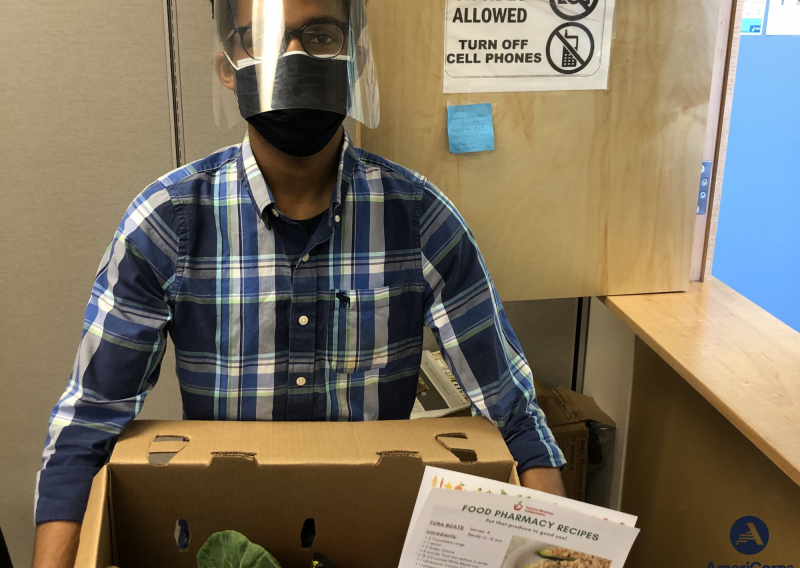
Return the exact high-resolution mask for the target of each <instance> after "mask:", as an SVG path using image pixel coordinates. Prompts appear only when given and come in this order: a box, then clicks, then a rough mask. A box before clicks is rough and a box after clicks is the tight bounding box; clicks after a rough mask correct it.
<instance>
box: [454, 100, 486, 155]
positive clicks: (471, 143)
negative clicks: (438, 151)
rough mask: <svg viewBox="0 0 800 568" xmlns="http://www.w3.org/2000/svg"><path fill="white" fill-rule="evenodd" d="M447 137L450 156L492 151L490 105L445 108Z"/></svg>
mask: <svg viewBox="0 0 800 568" xmlns="http://www.w3.org/2000/svg"><path fill="white" fill-rule="evenodd" d="M447 135H448V137H449V138H450V153H451V154H466V153H468V152H485V151H487V150H494V125H493V124H492V105H491V103H483V104H479V105H462V106H451V107H447Z"/></svg>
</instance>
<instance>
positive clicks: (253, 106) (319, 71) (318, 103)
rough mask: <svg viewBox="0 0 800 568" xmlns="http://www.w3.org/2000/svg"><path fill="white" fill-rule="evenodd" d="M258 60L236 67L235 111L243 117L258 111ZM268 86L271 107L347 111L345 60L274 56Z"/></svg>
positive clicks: (259, 104) (295, 54)
mask: <svg viewBox="0 0 800 568" xmlns="http://www.w3.org/2000/svg"><path fill="white" fill-rule="evenodd" d="M260 65H261V64H259V63H257V64H255V65H248V66H246V67H242V68H240V69H237V70H236V98H237V100H238V101H239V112H241V114H242V116H243V117H245V118H247V117H249V116H252V115H254V114H258V113H260V112H261V109H262V108H263V105H262V104H261V94H260V93H261V89H260V86H259V83H258V71H259V66H260ZM274 77H275V78H274V80H273V79H272V77H270V83H272V84H273V87H272V89H273V90H272V101H271V109H272V110H283V109H301V108H305V109H317V110H328V111H331V112H335V113H338V114H343V115H347V111H348V107H349V101H348V76H347V60H346V59H344V58H342V59H314V58H313V57H310V56H308V55H306V54H305V53H302V52H296V53H295V52H293V53H287V54H285V55H283V56H282V57H281V58H280V59H278V65H277V69H276V70H275V73H274Z"/></svg>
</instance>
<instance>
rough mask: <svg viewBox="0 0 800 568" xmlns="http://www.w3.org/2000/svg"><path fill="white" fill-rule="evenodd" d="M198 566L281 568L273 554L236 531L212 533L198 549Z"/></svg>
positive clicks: (213, 567) (212, 567) (201, 567)
mask: <svg viewBox="0 0 800 568" xmlns="http://www.w3.org/2000/svg"><path fill="white" fill-rule="evenodd" d="M197 567H198V568H281V565H280V564H278V561H277V560H275V558H273V556H272V555H271V554H270V553H269V552H267V551H266V550H264V549H263V548H261V547H260V546H258V545H257V544H253V543H252V542H250V541H249V540H248V539H247V537H246V536H244V535H243V534H240V533H238V532H236V531H222V532H218V533H214V534H212V535H211V536H210V537H209V539H208V540H207V541H206V543H205V544H204V545H203V546H202V547H201V548H200V550H198V551H197Z"/></svg>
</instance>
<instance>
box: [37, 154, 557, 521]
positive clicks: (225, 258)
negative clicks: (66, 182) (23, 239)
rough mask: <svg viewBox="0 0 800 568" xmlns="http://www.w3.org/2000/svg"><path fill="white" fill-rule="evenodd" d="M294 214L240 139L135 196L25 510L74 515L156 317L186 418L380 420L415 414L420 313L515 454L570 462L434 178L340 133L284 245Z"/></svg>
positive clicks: (140, 382)
mask: <svg viewBox="0 0 800 568" xmlns="http://www.w3.org/2000/svg"><path fill="white" fill-rule="evenodd" d="M277 221H280V222H277ZM291 230H297V231H302V230H303V229H302V228H301V227H300V226H299V225H296V224H294V223H293V222H292V221H290V220H288V219H286V218H285V217H284V216H283V214H281V213H280V212H279V211H278V210H277V209H276V208H275V204H274V201H273V198H272V194H271V193H270V190H269V189H268V188H267V185H266V182H265V181H264V178H263V177H262V175H261V172H260V171H259V168H258V166H257V164H256V161H255V158H254V157H253V154H252V151H251V149H250V143H249V139H248V138H245V140H244V143H243V144H242V145H240V146H233V147H230V148H225V149H223V150H220V151H219V152H217V153H215V154H213V155H211V156H209V157H208V158H205V159H203V160H200V161H198V162H195V163H193V164H190V165H188V166H185V167H183V168H180V169H178V170H176V171H174V172H172V173H170V174H167V175H166V176H164V177H162V178H161V179H159V180H158V181H157V182H156V183H154V184H153V185H151V186H150V187H148V188H147V189H146V190H145V191H144V192H143V193H142V194H141V195H139V196H138V197H137V198H136V199H135V200H134V202H133V204H132V205H131V206H130V208H129V209H128V211H127V213H126V214H125V217H124V218H123V220H122V223H121V224H120V226H119V229H118V230H117V232H116V234H115V236H114V239H113V240H112V242H111V244H110V245H109V247H108V250H107V251H106V253H105V255H104V257H103V260H102V262H101V264H100V268H99V270H98V273H97V277H96V280H95V283H94V287H93V289H92V295H91V298H90V300H89V305H88V307H87V310H86V317H85V320H84V327H83V336H82V339H81V343H80V347H79V350H78V354H77V357H76V359H75V364H74V367H73V369H72V375H71V377H70V381H69V385H68V387H67V390H66V392H65V393H64V395H63V396H62V397H61V400H59V402H58V404H57V405H56V406H55V408H54V409H53V412H52V415H51V419H50V427H49V430H48V435H47V440H46V446H45V450H44V455H43V460H42V461H43V464H42V470H41V472H40V473H39V479H38V487H37V506H36V520H37V522H46V521H52V520H80V519H81V518H82V517H83V513H84V510H85V506H86V500H87V497H88V492H89V489H90V486H91V480H92V477H93V475H94V474H95V473H96V472H97V471H98V469H99V468H100V467H101V466H102V465H103V463H105V461H106V460H107V457H108V455H109V453H110V452H111V450H112V448H113V444H114V442H115V440H116V438H117V436H118V435H119V434H120V432H122V430H123V428H125V425H126V424H128V422H129V421H130V420H132V419H133V418H134V417H135V416H136V414H137V413H138V412H139V410H140V409H141V407H142V404H143V403H144V400H145V397H146V396H147V394H148V393H149V392H150V390H151V389H152V388H153V387H154V386H155V384H156V381H157V378H158V374H159V369H160V365H161V361H162V357H163V355H164V351H165V347H166V342H167V334H169V335H170V336H171V337H172V340H173V343H174V345H175V352H176V357H177V374H178V378H179V381H180V387H181V395H182V397H183V407H184V415H185V417H186V418H187V419H191V420H320V421H321V420H329V421H332V420H353V421H355V420H378V419H381V420H386V419H406V418H408V417H409V414H410V413H411V409H412V407H413V405H414V400H415V394H416V388H417V376H418V369H419V364H420V357H421V349H422V328H423V325H427V326H428V327H430V328H431V329H432V330H433V331H434V333H435V335H436V337H437V339H438V341H439V345H440V347H441V350H442V353H443V354H444V355H445V359H446V361H447V362H448V364H449V365H450V367H451V369H452V370H453V372H454V374H455V376H456V377H457V379H458V381H459V383H460V384H461V386H462V388H463V390H464V392H465V393H467V394H468V396H469V397H470V399H471V400H472V404H473V412H474V413H475V414H477V415H484V416H487V417H489V418H490V419H491V420H492V421H493V422H495V423H496V424H497V425H498V427H500V428H501V431H502V433H503V435H504V438H505V439H506V441H507V443H508V445H509V448H510V450H511V452H512V454H513V455H514V457H515V458H516V459H517V461H518V462H519V464H520V471H523V470H525V469H528V468H530V467H533V466H545V467H559V466H561V465H563V464H564V458H563V455H562V454H561V451H560V450H559V448H558V446H557V445H556V443H555V441H554V439H553V436H552V434H551V432H550V430H549V429H548V427H547V424H546V422H545V419H544V415H543V414H542V413H541V411H540V410H539V408H538V406H537V404H536V398H535V395H534V389H533V379H532V376H531V371H530V369H529V367H528V364H527V362H526V361H525V358H524V356H523V354H522V350H521V349H520V346H519V342H518V341H517V338H516V336H515V335H514V332H513V331H512V330H511V327H510V325H509V323H508V320H507V319H506V316H505V312H504V311H503V307H502V305H501V304H500V300H499V299H498V297H497V293H496V291H495V289H494V285H493V284H492V280H491V278H490V276H489V272H488V271H487V269H486V265H485V263H484V261H483V258H482V257H481V255H480V253H479V251H478V247H477V246H476V244H475V241H474V239H473V237H472V235H471V234H470V232H469V230H468V229H467V226H466V224H465V223H464V220H463V219H462V218H461V216H460V215H459V213H458V211H456V209H455V207H454V206H453V204H452V203H450V201H448V199H447V198H446V197H445V196H444V195H443V194H442V193H441V192H440V191H439V190H438V189H437V188H435V187H434V186H433V185H432V184H431V183H429V182H428V181H427V180H426V179H425V178H424V177H422V176H420V175H418V174H416V173H413V172H410V171H408V170H406V169H404V168H402V167H399V166H397V165H395V164H392V163H391V162H388V161H387V160H384V159H382V158H380V157H378V156H374V155H372V154H370V153H368V152H366V151H363V150H359V149H356V148H354V147H353V146H352V145H351V144H350V141H349V140H348V139H347V138H346V139H345V142H344V147H343V150H342V156H341V161H340V166H339V176H338V180H337V184H336V189H335V192H334V195H333V197H332V199H331V204H330V208H329V211H328V213H327V215H326V216H325V217H324V220H323V222H322V223H321V225H320V226H319V228H318V229H317V231H316V233H314V234H313V235H312V237H311V240H310V241H309V242H308V245H307V246H306V248H305V250H303V251H301V252H298V251H297V250H296V249H294V250H292V249H291V247H287V242H288V241H289V240H290V237H291V236H292V235H289V234H288V233H287V231H291Z"/></svg>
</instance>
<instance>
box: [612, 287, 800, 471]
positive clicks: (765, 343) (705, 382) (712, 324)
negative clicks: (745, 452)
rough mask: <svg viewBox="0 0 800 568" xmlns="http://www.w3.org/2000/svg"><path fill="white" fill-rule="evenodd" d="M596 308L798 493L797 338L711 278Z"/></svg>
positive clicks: (799, 340)
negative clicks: (620, 324) (622, 326)
mask: <svg viewBox="0 0 800 568" xmlns="http://www.w3.org/2000/svg"><path fill="white" fill-rule="evenodd" d="M602 300H603V302H604V303H605V305H606V306H608V308H609V309H611V310H612V311H613V312H614V313H616V314H617V316H619V317H620V319H622V320H623V321H624V322H625V323H627V324H628V326H630V328H631V329H633V331H634V332H635V333H636V334H637V335H638V336H639V337H640V338H641V339H642V340H643V341H645V343H647V344H648V345H649V346H650V347H651V348H652V349H653V350H654V351H655V352H656V353H658V354H659V356H660V357H661V358H662V359H664V360H665V361H666V362H667V363H669V365H670V366H671V367H672V368H673V369H675V370H676V371H677V372H678V373H679V374H680V375H681V376H682V377H683V378H684V379H685V380H686V381H687V382H688V383H689V384H690V385H692V386H693V387H694V388H695V389H696V390H697V391H698V392H699V393H700V394H701V395H702V396H703V397H704V398H705V399H706V400H708V401H709V402H710V403H711V404H712V405H713V406H714V407H715V408H716V409H717V410H719V412H721V413H722V414H723V415H724V416H725V417H726V418H727V419H728V420H730V422H731V423H732V424H733V425H734V426H736V427H737V428H738V429H739V430H740V431H741V432H742V433H743V434H744V435H745V436H747V438H748V439H750V441H751V442H753V443H754V444H755V445H756V447H758V448H759V449H760V450H761V451H762V452H764V454H765V455H766V456H767V457H769V458H770V459H771V460H772V461H773V462H774V463H775V464H776V465H777V466H778V467H779V468H781V470H783V471H784V472H785V473H786V474H787V475H788V476H789V477H790V478H791V479H792V480H794V482H795V483H797V484H798V485H800V333H798V332H797V331H795V330H793V329H792V328H790V327H789V326H788V325H786V324H784V323H783V322H781V321H780V320H778V319H777V318H775V317H773V316H772V315H770V314H769V313H767V312H766V311H765V310H763V309H762V308H760V307H758V306H757V305H756V304H754V303H753V302H751V301H750V300H748V299H747V298H745V297H744V296H742V295H741V294H739V293H738V292H736V291H735V290H733V289H732V288H730V287H728V286H726V285H725V284H723V283H722V282H720V281H719V280H716V279H715V278H711V279H710V280H708V281H706V282H704V283H702V282H695V283H692V284H691V286H690V289H689V291H687V292H678V293H673V294H646V295H640V296H616V297H607V298H603V299H602Z"/></svg>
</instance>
